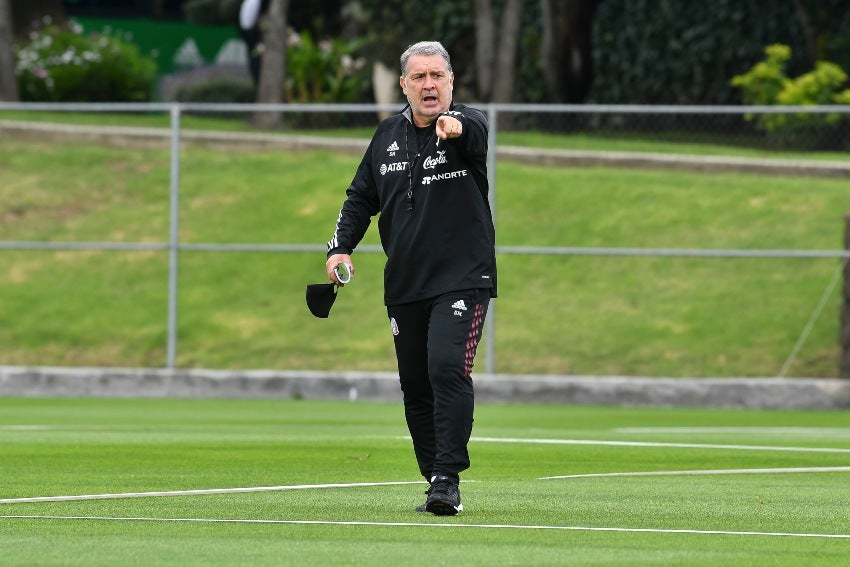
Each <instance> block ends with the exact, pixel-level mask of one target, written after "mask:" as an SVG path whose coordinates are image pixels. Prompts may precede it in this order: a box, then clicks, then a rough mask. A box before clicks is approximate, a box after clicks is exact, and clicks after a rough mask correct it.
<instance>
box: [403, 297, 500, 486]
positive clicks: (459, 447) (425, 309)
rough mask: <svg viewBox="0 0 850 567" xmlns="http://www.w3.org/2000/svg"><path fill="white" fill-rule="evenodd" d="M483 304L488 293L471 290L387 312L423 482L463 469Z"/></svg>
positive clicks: (486, 301)
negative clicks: (474, 364)
mask: <svg viewBox="0 0 850 567" xmlns="http://www.w3.org/2000/svg"><path fill="white" fill-rule="evenodd" d="M489 301H490V293H489V290H487V289H471V290H463V291H458V292H454V293H447V294H445V295H441V296H439V297H435V298H433V299H428V300H425V301H419V302H416V303H407V304H404V305H395V306H389V307H387V314H388V315H389V317H390V326H391V328H392V331H393V338H394V341H395V351H396V358H397V359H398V372H399V377H400V379H401V390H402V393H403V394H404V414H405V418H406V420H407V428H408V430H409V431H410V436H411V437H412V439H413V451H414V453H415V454H416V461H417V462H418V464H419V471H420V472H421V473H422V476H424V477H425V478H426V479H428V480H430V477H431V475H432V474H445V475H448V476H451V477H454V478H458V475H459V474H460V472H461V471H464V470H466V469H467V468H469V453H468V451H467V443H468V442H469V436H470V435H471V434H472V413H473V408H474V394H473V387H472V376H471V373H472V364H473V361H474V359H475V350H476V348H477V347H478V341H479V340H480V338H481V331H482V328H483V326H484V318H485V316H486V315H487V307H488V304H489Z"/></svg>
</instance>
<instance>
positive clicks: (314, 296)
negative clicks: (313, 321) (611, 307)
mask: <svg viewBox="0 0 850 567" xmlns="http://www.w3.org/2000/svg"><path fill="white" fill-rule="evenodd" d="M335 300H336V284H332V283H327V284H322V283H318V284H309V285H308V286H307V307H309V308H310V313H312V314H313V315H315V316H316V317H319V318H320V319H327V318H328V313H330V312H331V307H333V304H334V301H335Z"/></svg>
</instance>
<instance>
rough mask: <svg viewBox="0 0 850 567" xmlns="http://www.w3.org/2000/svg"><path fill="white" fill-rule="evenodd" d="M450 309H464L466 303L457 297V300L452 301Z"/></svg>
mask: <svg viewBox="0 0 850 567" xmlns="http://www.w3.org/2000/svg"><path fill="white" fill-rule="evenodd" d="M452 309H460V310H461V311H466V303H464V302H463V300H462V299H458V300H457V301H455V302H454V303H452Z"/></svg>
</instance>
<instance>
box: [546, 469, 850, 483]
mask: <svg viewBox="0 0 850 567" xmlns="http://www.w3.org/2000/svg"><path fill="white" fill-rule="evenodd" d="M820 472H850V467H789V468H775V469H705V470H693V471H636V472H613V473H589V474H565V475H559V476H542V477H540V478H538V479H537V480H554V479H559V478H596V477H608V476H688V475H692V476H700V475H711V474H784V473H820Z"/></svg>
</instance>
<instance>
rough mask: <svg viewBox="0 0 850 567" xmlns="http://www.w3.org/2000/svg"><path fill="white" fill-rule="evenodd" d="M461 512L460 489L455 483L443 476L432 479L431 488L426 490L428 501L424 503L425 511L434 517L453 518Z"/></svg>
mask: <svg viewBox="0 0 850 567" xmlns="http://www.w3.org/2000/svg"><path fill="white" fill-rule="evenodd" d="M417 509H418V508H417ZM461 510H463V504H461V503H460V488H458V485H457V481H456V480H454V479H453V478H451V477H448V476H444V475H436V476H434V477H432V478H431V488H430V489H428V500H426V501H425V511H426V512H431V513H432V514H434V515H436V516H454V515H455V514H457V513H458V512H460V511H461Z"/></svg>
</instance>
